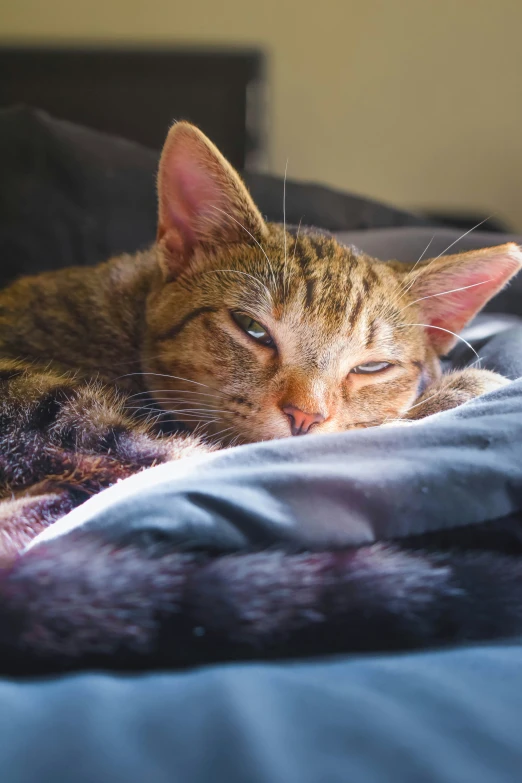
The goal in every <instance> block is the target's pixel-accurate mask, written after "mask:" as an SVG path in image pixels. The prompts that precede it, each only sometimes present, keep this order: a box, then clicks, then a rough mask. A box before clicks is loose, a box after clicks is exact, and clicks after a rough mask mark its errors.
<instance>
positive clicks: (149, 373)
mask: <svg viewBox="0 0 522 783" xmlns="http://www.w3.org/2000/svg"><path fill="white" fill-rule="evenodd" d="M132 375H143V376H145V375H151V376H153V377H158V378H169V379H171V380H174V381H185V382H186V383H193V384H195V385H196V386H203V387H204V388H205V389H211V390H212V391H215V392H218V393H219V394H224V395H225V396H227V397H233V396H234V395H233V394H229V393H228V392H225V391H221V390H219V389H216V388H215V387H214V386H209V385H208V383H201V382H200V381H193V380H191V379H190V378H181V377H179V376H178V375H168V374H167V373H162V372H131V373H127V375H121V376H120V378H127V377H129V376H132ZM115 380H118V378H116V379H115ZM167 391H169V390H168V389H167ZM173 391H175V389H173ZM147 393H148V394H150V391H149V392H147V391H146V390H145V391H143V392H139V394H147Z"/></svg>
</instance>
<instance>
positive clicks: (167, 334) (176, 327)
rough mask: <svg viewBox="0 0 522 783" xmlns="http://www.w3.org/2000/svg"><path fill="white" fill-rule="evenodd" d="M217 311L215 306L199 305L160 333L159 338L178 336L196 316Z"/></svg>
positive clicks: (165, 338)
mask: <svg viewBox="0 0 522 783" xmlns="http://www.w3.org/2000/svg"><path fill="white" fill-rule="evenodd" d="M215 312H216V308H215V307H198V308H196V309H195V310H193V311H192V312H191V313H188V314H187V315H186V316H185V317H184V318H183V319H182V320H181V321H179V322H178V323H177V324H175V325H174V326H173V327H171V328H170V329H169V330H168V331H167V332H165V333H164V334H162V335H160V336H159V337H158V340H172V339H173V338H174V337H177V336H178V334H179V333H180V332H181V331H182V330H183V329H184V328H185V326H187V324H189V323H190V322H191V321H193V320H194V319H195V318H199V316H200V315H203V314H204V313H215Z"/></svg>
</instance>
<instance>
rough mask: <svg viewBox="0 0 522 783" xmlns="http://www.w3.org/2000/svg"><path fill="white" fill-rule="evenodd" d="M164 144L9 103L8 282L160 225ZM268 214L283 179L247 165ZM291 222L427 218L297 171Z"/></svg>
mask: <svg viewBox="0 0 522 783" xmlns="http://www.w3.org/2000/svg"><path fill="white" fill-rule="evenodd" d="M157 162H158V153H157V152H153V151H151V150H148V149H146V148H144V147H141V146H140V145H139V144H135V143H133V142H130V141H125V140H124V139H120V138H116V137H113V136H109V135H106V134H103V133H98V132H96V131H93V130H89V129H87V128H82V127H80V126H77V125H73V124H71V123H69V122H64V121H62V120H56V119H53V118H52V117H50V116H49V115H47V114H45V113H44V112H40V111H36V110H34V109H28V108H23V107H22V108H20V107H19V108H13V109H7V110H2V111H0V171H2V178H1V180H0V258H2V267H1V270H0V285H5V284H6V283H7V282H8V281H9V280H11V279H13V278H14V277H17V276H19V275H26V274H34V273H37V272H41V271H43V270H46V269H57V268H60V267H65V266H72V265H75V266H79V265H85V264H95V263H98V262H100V261H104V260H106V259H107V258H110V257H111V256H113V255H116V254H119V253H123V252H130V253H132V252H134V251H136V250H139V249H143V248H144V247H146V246H148V245H149V244H150V243H152V242H153V241H154V238H155V235H156V192H155V181H156V166H157ZM245 179H246V182H247V184H248V186H249V187H250V189H251V192H252V195H253V197H254V200H255V201H256V202H257V204H258V206H259V208H260V209H261V211H262V212H263V213H264V214H266V215H267V217H268V219H269V220H275V221H278V220H281V221H282V220H283V181H282V180H281V179H278V178H277V177H270V176H264V175H262V174H253V173H247V174H246V175H245ZM286 206H287V220H288V222H289V223H296V224H297V223H299V221H300V220H301V219H302V220H303V222H304V223H305V224H313V225H317V226H320V227H321V228H324V229H328V230H332V231H340V230H345V231H348V230H350V229H367V228H372V227H390V226H416V225H425V224H426V221H425V220H423V219H422V218H419V217H416V216H415V215H412V214H410V213H408V212H404V211H402V210H398V209H393V208H392V207H388V206H385V205H383V204H379V203H378V202H375V201H370V200H368V199H364V198H360V197H358V196H354V195H349V194H343V193H340V192H337V191H334V190H329V189H328V188H324V187H320V186H316V185H306V184H299V183H295V182H291V181H288V182H287V185H286Z"/></svg>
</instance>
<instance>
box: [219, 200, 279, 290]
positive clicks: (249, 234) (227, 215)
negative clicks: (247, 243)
mask: <svg viewBox="0 0 522 783" xmlns="http://www.w3.org/2000/svg"><path fill="white" fill-rule="evenodd" d="M210 206H211V207H212V209H217V211H218V212H221V213H222V214H223V215H226V217H228V218H230V220H233V221H234V223H237V225H238V226H239V227H240V228H242V229H243V231H246V233H247V234H248V236H249V237H251V239H253V240H254V242H255V243H256V245H257V246H258V248H259V249H260V250H261V252H262V253H263V255H264V257H265V258H266V260H267V263H268V266H269V268H270V272H271V274H272V280H273V282H274V289H276V290H277V283H276V278H275V274H274V268H273V266H272V264H271V262H270V259H269V258H268V255H267V253H266V250H265V249H264V248H263V246H262V245H261V243H260V242H258V240H257V239H256V238H255V236H254V235H253V234H252V233H251V232H250V231H249V230H248V228H246V227H245V226H244V225H243V224H242V223H240V222H239V220H236V218H235V217H234V216H233V215H230V214H229V213H228V212H225V210H224V209H220V208H219V207H216V205H215V204H210Z"/></svg>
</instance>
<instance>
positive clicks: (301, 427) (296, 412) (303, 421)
mask: <svg viewBox="0 0 522 783" xmlns="http://www.w3.org/2000/svg"><path fill="white" fill-rule="evenodd" d="M282 410H283V413H284V414H285V416H288V420H289V422H290V429H291V431H292V435H306V433H307V432H310V429H311V428H312V427H313V425H314V424H319V423H320V422H322V421H324V420H325V417H324V416H323V414H322V413H305V412H304V411H302V410H301V409H300V408H296V407H295V405H285V406H284V407H283V409H282Z"/></svg>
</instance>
